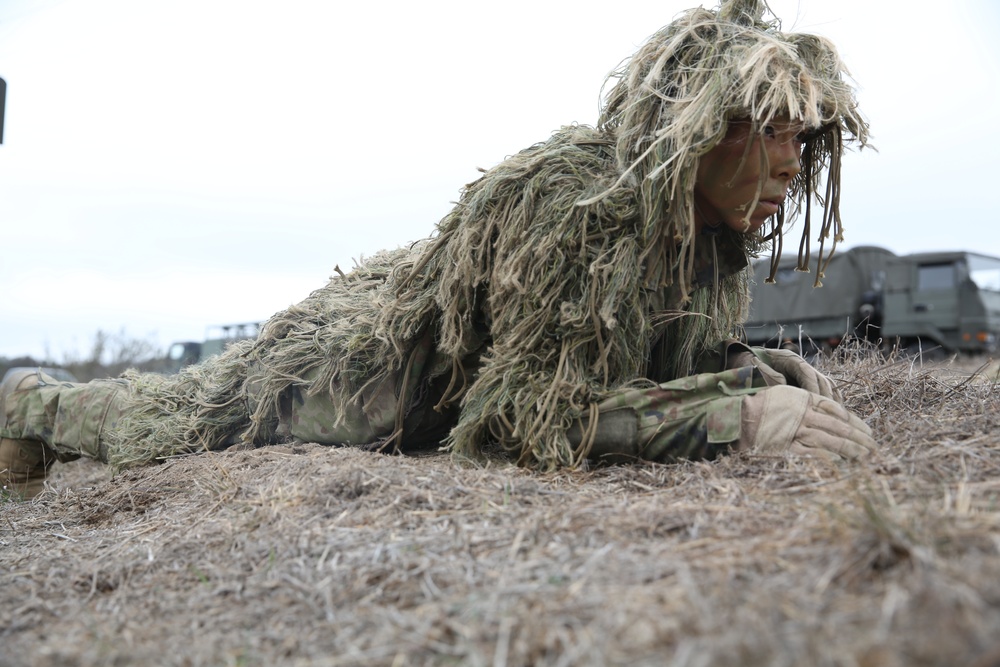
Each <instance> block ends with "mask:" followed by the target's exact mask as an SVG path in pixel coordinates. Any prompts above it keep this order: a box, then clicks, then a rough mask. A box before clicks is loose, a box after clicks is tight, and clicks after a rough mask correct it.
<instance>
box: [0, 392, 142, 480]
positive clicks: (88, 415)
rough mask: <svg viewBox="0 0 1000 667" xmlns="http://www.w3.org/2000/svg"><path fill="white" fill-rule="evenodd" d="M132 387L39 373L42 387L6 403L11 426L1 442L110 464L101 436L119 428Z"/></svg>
mask: <svg viewBox="0 0 1000 667" xmlns="http://www.w3.org/2000/svg"><path fill="white" fill-rule="evenodd" d="M126 387H127V384H126V383H125V382H124V381H121V380H94V381H93V382H88V383H86V384H80V383H72V382H60V381H58V380H56V379H54V378H52V377H50V376H49V375H46V374H45V373H38V384H37V386H31V387H28V388H24V389H20V390H17V391H15V392H13V393H12V394H11V395H10V396H7V397H6V401H5V402H4V409H5V411H6V413H7V414H6V415H5V416H6V424H5V425H4V428H2V429H0V437H4V438H11V439H13V440H36V441H38V442H43V443H45V444H46V445H48V447H49V448H50V449H51V450H52V451H54V452H55V454H56V456H57V457H58V459H59V460H60V461H72V460H73V459H78V458H80V457H81V456H86V457H88V458H92V459H97V460H99V461H105V462H106V461H107V454H106V450H105V448H104V447H103V446H102V442H101V437H100V436H101V432H102V430H103V429H104V428H106V427H112V428H113V426H114V422H115V421H116V420H117V419H118V417H119V415H120V414H121V408H120V403H121V397H122V392H123V391H124V390H125V389H126Z"/></svg>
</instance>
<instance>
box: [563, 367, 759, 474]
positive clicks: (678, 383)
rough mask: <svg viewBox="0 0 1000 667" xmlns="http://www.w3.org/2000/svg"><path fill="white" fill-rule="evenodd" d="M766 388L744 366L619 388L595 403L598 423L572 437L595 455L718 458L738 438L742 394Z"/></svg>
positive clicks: (620, 458)
mask: <svg viewBox="0 0 1000 667" xmlns="http://www.w3.org/2000/svg"><path fill="white" fill-rule="evenodd" d="M765 387H766V384H765V383H764V379H763V377H762V376H761V375H760V373H759V372H758V371H757V370H756V369H754V368H752V367H743V368H736V369H732V370H725V371H720V372H718V373H699V374H697V375H691V376H689V377H685V378H681V379H678V380H672V381H670V382H664V383H663V384H660V385H657V386H655V387H650V388H644V389H632V390H626V391H621V392H615V393H614V394H612V395H611V396H609V397H607V398H606V399H605V400H603V401H602V402H601V403H600V404H598V405H597V406H596V412H597V414H596V417H597V419H596V424H593V425H591V424H590V423H588V424H584V425H580V426H578V427H576V428H574V429H572V430H571V432H570V434H569V436H570V439H571V441H572V440H575V441H576V442H578V443H579V446H580V447H581V448H582V449H584V450H585V451H587V455H588V457H589V458H590V459H592V460H601V461H611V462H615V461H623V460H627V459H636V458H639V459H645V460H649V461H661V462H669V461H676V460H678V459H714V458H716V457H717V456H718V455H719V454H722V453H725V452H726V451H728V450H729V449H730V447H731V446H732V445H733V443H735V442H736V440H738V439H739V437H740V410H741V405H742V399H743V397H744V396H747V395H749V394H754V393H756V392H758V391H760V390H761V389H763V388H765Z"/></svg>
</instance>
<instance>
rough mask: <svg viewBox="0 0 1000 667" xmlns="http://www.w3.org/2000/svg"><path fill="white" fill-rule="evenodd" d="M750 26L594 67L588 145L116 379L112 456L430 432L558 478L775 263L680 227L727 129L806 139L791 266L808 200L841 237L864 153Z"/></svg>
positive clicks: (477, 191) (771, 32)
mask: <svg viewBox="0 0 1000 667" xmlns="http://www.w3.org/2000/svg"><path fill="white" fill-rule="evenodd" d="M764 9H765V5H764V3H763V2H759V1H756V2H755V1H753V0H737V1H729V2H726V3H724V5H723V6H722V8H721V9H720V10H718V12H713V11H708V10H704V9H695V10H691V11H689V12H686V13H685V14H683V15H681V16H680V17H678V18H677V19H676V20H675V21H673V22H672V23H671V24H669V25H668V26H667V27H665V28H664V29H662V30H661V31H660V32H658V33H656V34H655V35H653V36H652V37H651V38H650V39H649V41H648V42H647V43H646V44H645V45H644V46H643V47H641V48H640V50H639V51H638V52H637V53H636V54H635V55H634V56H633V57H632V58H631V59H630V60H628V61H626V62H624V63H623V64H622V66H621V67H620V68H619V69H618V70H617V71H615V72H613V73H612V75H611V76H610V78H609V84H610V87H609V88H608V89H607V93H606V96H605V101H604V104H603V108H602V111H601V115H600V118H599V122H598V125H597V127H596V128H591V127H586V126H570V127H564V128H562V129H561V130H559V131H557V132H556V133H555V134H554V135H553V136H552V137H551V138H550V139H549V140H548V141H545V142H543V143H540V144H537V145H535V146H532V147H530V148H528V149H527V150H525V151H522V152H521V153H519V154H517V155H515V156H513V157H511V158H508V159H507V160H505V161H504V162H502V163H501V164H499V165H498V166H496V167H494V168H493V169H490V170H489V171H487V172H486V173H485V174H484V176H482V177H481V178H480V179H479V180H477V181H475V182H474V183H472V184H470V185H468V186H467V187H466V188H465V189H464V191H463V194H462V197H461V199H460V201H459V203H458V204H457V206H456V207H455V208H454V209H453V210H452V212H451V213H449V214H448V215H447V216H446V217H445V218H444V219H443V220H442V221H441V222H440V223H439V225H438V228H437V231H436V234H435V235H434V236H433V237H432V238H431V239H429V240H427V241H424V242H421V243H418V244H416V245H414V246H412V247H411V248H408V249H401V250H397V251H395V252H388V253H383V254H380V255H377V256H375V257H373V258H372V259H370V260H369V261H367V262H365V263H363V264H362V265H361V266H359V267H358V268H356V269H355V270H354V271H352V272H351V273H350V274H348V275H339V276H336V277H334V278H333V279H332V280H331V281H330V282H329V284H328V285H326V286H325V287H324V288H322V289H320V290H317V291H316V292H314V293H313V294H312V295H311V296H310V297H308V298H307V299H306V300H305V301H303V302H302V303H300V304H298V305H296V306H293V307H291V308H289V309H288V310H286V311H283V312H281V313H278V314H277V315H275V316H274V317H273V318H272V319H271V320H270V321H269V322H268V323H267V324H266V325H265V326H264V328H263V330H262V332H261V335H260V337H259V338H258V339H257V340H256V341H255V342H252V343H243V344H239V345H237V346H234V347H233V348H231V349H230V350H228V351H227V352H226V353H224V354H223V355H222V356H221V357H218V358H216V359H212V360H209V361H207V362H205V363H203V364H201V365H199V366H194V367H191V368H189V369H186V370H184V371H182V372H181V373H180V374H179V375H177V376H176V377H156V376H148V375H139V374H134V373H133V374H130V375H128V377H127V379H128V383H129V386H130V391H129V395H128V396H127V398H126V399H125V404H124V406H123V408H122V414H121V417H120V418H119V419H118V421H117V423H116V425H115V427H114V428H113V429H108V432H107V434H106V436H105V437H106V438H107V441H108V443H107V448H108V458H109V460H110V462H111V463H113V464H114V465H118V466H125V465H133V464H137V463H145V462H148V461H151V460H154V459H156V458H160V457H164V456H169V455H172V454H176V453H180V452H186V451H192V450H197V449H200V448H208V449H214V448H218V447H221V446H226V445H228V444H232V443H234V442H237V441H244V442H250V443H253V444H264V443H267V442H272V441H274V440H276V439H279V438H281V437H287V436H292V437H297V438H300V439H311V440H315V441H318V442H327V443H330V444H335V443H336V444H362V445H367V446H370V447H374V448H389V447H391V448H396V449H406V448H409V447H413V446H424V445H427V444H435V445H436V444H439V443H440V442H441V436H442V435H445V436H446V437H445V438H444V443H445V444H446V445H447V446H448V447H450V448H451V449H452V450H453V451H454V452H456V453H458V454H460V455H463V456H470V457H474V456H478V455H480V454H481V453H482V452H483V451H484V450H485V449H488V448H489V447H490V446H491V445H498V446H499V447H500V448H502V449H503V450H506V451H508V452H510V453H512V454H513V455H514V457H516V459H517V460H518V462H520V463H522V464H524V465H529V466H533V467H537V468H541V469H552V468H555V467H560V466H573V465H577V464H579V463H580V462H581V461H582V460H583V459H584V458H586V457H587V455H588V454H590V453H591V447H592V446H593V444H594V441H595V433H596V431H597V429H598V424H599V423H600V421H601V419H600V417H601V413H602V411H604V410H605V408H607V407H608V406H613V405H616V400H617V399H616V397H621V396H624V395H632V394H629V392H630V391H633V390H635V389H636V388H644V387H646V388H648V387H653V388H655V387H656V384H657V383H663V382H667V381H671V380H676V379H678V378H686V377H688V376H690V375H691V374H692V373H695V372H697V371H702V370H716V371H718V370H722V368H723V367H721V366H719V364H718V362H717V361H714V357H713V352H714V351H715V350H717V349H718V347H719V345H720V343H721V342H723V341H724V340H726V339H728V338H730V337H732V336H733V335H735V334H737V332H738V329H739V325H740V323H741V322H742V321H743V320H744V319H745V317H746V312H747V306H748V299H749V289H748V284H747V281H748V272H747V271H746V270H745V267H746V266H747V264H748V260H749V257H751V256H752V255H754V254H755V253H757V252H758V251H759V250H761V249H762V248H764V247H765V246H766V245H767V243H768V242H769V241H773V247H774V249H775V253H776V255H777V253H778V252H779V251H780V248H781V239H782V231H783V227H784V224H785V210H784V209H782V210H781V211H780V212H779V214H778V215H777V216H776V217H775V219H774V220H773V221H772V222H771V225H770V229H769V230H768V231H767V232H766V235H762V234H760V233H738V232H735V231H732V230H730V229H728V228H726V227H724V226H723V227H719V228H717V229H712V228H705V229H704V230H702V231H701V232H699V231H698V225H697V224H696V217H695V216H696V212H695V201H694V194H693V193H694V186H695V182H694V181H695V175H696V171H697V166H698V163H699V158H700V157H701V156H702V155H704V154H705V153H707V152H708V151H709V150H710V149H712V147H713V146H715V145H716V144H718V143H719V141H720V140H721V139H722V138H723V137H724V136H725V134H726V130H727V124H728V122H729V121H730V120H734V119H746V120H749V121H750V122H751V123H752V128H753V129H752V132H753V134H755V135H760V134H761V133H762V132H763V131H764V128H765V127H766V126H768V125H769V124H770V123H771V122H772V121H775V120H777V119H786V120H791V121H796V122H798V121H801V122H802V123H803V124H804V125H805V126H806V127H808V128H810V129H811V133H810V135H809V136H808V137H807V140H806V141H805V144H804V148H803V154H802V156H801V164H802V170H801V172H799V173H798V175H797V176H795V178H794V180H793V182H792V183H791V187H790V191H789V199H788V202H789V203H790V207H791V210H790V211H789V212H791V213H795V212H799V211H802V212H804V214H805V215H804V217H805V224H804V227H803V232H802V242H801V244H800V262H801V264H802V265H803V266H804V265H805V263H806V262H807V261H808V253H809V250H808V248H809V243H808V238H807V237H808V236H809V235H810V234H811V226H810V218H811V213H812V211H811V206H812V202H813V200H818V201H819V202H820V203H821V204H823V205H825V212H824V215H823V219H822V223H821V225H820V234H819V236H820V239H821V249H820V260H821V261H822V259H823V258H824V256H825V255H824V253H823V246H822V243H823V240H824V239H826V238H827V237H828V236H829V235H830V234H831V233H832V234H833V235H834V245H835V243H836V241H838V240H840V236H841V231H842V230H841V225H840V220H839V215H838V200H839V190H838V185H839V178H840V156H841V151H842V149H843V142H844V140H845V135H846V136H847V137H848V138H853V139H854V140H856V141H857V142H858V143H859V144H861V145H865V143H866V141H867V127H866V124H865V122H864V121H863V120H862V118H861V117H860V116H859V114H858V112H857V110H856V105H855V101H854V97H853V93H852V91H851V88H850V87H849V86H848V84H847V83H846V82H845V81H844V76H845V69H844V67H843V65H842V63H841V61H840V59H839V57H838V55H837V53H836V51H835V49H834V48H833V46H832V45H831V44H829V43H828V42H827V41H826V40H824V39H822V38H819V37H814V36H809V35H797V34H784V33H781V32H780V31H779V25H778V22H777V20H772V21H764V20H763V15H764ZM748 145H749V144H748ZM762 158H763V159H764V161H765V163H766V155H762ZM824 172H829V173H828V176H827V178H826V181H825V189H822V190H821V185H822V183H823V179H822V176H823V174H824ZM820 193H822V194H820ZM757 196H758V197H759V196H760V189H758V195H757ZM756 203H757V202H756V201H755V202H753V205H752V206H750V207H749V209H748V210H752V209H753V206H755V205H756ZM748 215H749V214H748ZM829 252H832V248H830V250H829ZM826 256H828V255H826ZM822 268H823V266H822V263H820V264H819V265H818V267H817V269H818V270H817V273H818V274H821V273H822ZM713 364H714V366H713ZM744 379H745V378H744ZM744 379H741V380H740V382H742V381H743V380H744ZM692 382H694V381H692ZM713 382H714V381H713ZM692 386H693V385H692ZM720 404H721V403H720ZM706 405H708V404H707V403H706ZM602 406H604V407H602ZM699 409H700V408H699ZM708 410H709V409H708V408H705V411H706V412H707V411H708ZM657 414H661V413H657ZM302 415H307V416H308V418H307V419H303V418H300V416H302ZM737 416H738V412H737ZM723 421H725V420H723ZM304 422H309V423H308V424H306V423H304ZM702 430H703V429H702ZM681 435H682V436H683V437H689V436H690V434H687V435H685V434H683V433H682V434H681ZM664 451H665V457H667V458H669V457H672V456H676V455H693V453H695V452H701V453H702V454H704V453H705V451H706V450H704V449H703V448H702V449H698V448H695V449H684V448H683V447H682V448H681V450H676V449H674V450H669V451H667V450H664ZM658 456H659V455H658ZM661 458H662V457H661Z"/></svg>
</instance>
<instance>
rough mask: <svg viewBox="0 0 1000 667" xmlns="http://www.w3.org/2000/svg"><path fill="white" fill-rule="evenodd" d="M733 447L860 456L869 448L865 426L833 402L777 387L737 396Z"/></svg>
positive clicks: (872, 444)
mask: <svg viewBox="0 0 1000 667" xmlns="http://www.w3.org/2000/svg"><path fill="white" fill-rule="evenodd" d="M740 427H741V428H740V439H739V442H738V448H739V449H741V450H744V451H751V452H755V453H760V454H793V455H797V456H817V457H821V458H826V459H831V460H837V459H841V458H842V459H848V460H853V459H861V458H865V457H867V456H870V455H871V454H872V453H873V452H874V451H875V447H876V444H875V441H874V440H872V437H871V429H870V428H868V425H867V424H865V423H864V422H863V421H861V419H860V418H859V417H858V416H857V415H854V414H852V413H851V412H849V411H848V410H847V409H846V408H845V407H844V406H842V405H840V404H839V403H837V402H836V401H834V400H832V399H830V398H827V397H824V396H820V395H819V394H817V393H815V392H810V391H807V390H805V389H800V388H797V387H790V386H788V385H780V386H775V387H768V388H767V389H762V390H761V391H759V392H757V393H756V394H753V395H750V396H746V397H744V398H743V405H742V410H741V414H740Z"/></svg>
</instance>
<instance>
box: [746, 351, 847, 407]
mask: <svg viewBox="0 0 1000 667" xmlns="http://www.w3.org/2000/svg"><path fill="white" fill-rule="evenodd" d="M727 366H728V367H729V368H738V367H740V366H753V367H755V368H756V369H757V370H759V371H760V373H761V375H763V376H764V380H765V382H767V385H768V386H769V387H773V386H776V385H784V384H789V385H791V386H793V387H801V388H802V389H805V390H806V391H810V392H812V393H814V394H819V395H820V396H823V397H824V398H831V399H833V400H835V401H837V402H838V403H841V402H843V399H842V398H841V396H840V392H839V391H837V388H836V387H835V386H834V384H833V380H831V379H830V378H828V377H827V376H825V375H823V374H822V373H820V372H819V371H818V370H816V369H815V368H814V367H813V366H812V365H810V364H809V362H808V361H806V360H805V359H803V358H802V357H800V356H799V355H798V354H796V353H795V352H792V351H791V350H772V349H771V348H763V347H754V348H745V349H744V350H743V351H741V352H737V353H736V354H732V353H731V354H730V356H729V359H728V363H727Z"/></svg>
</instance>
